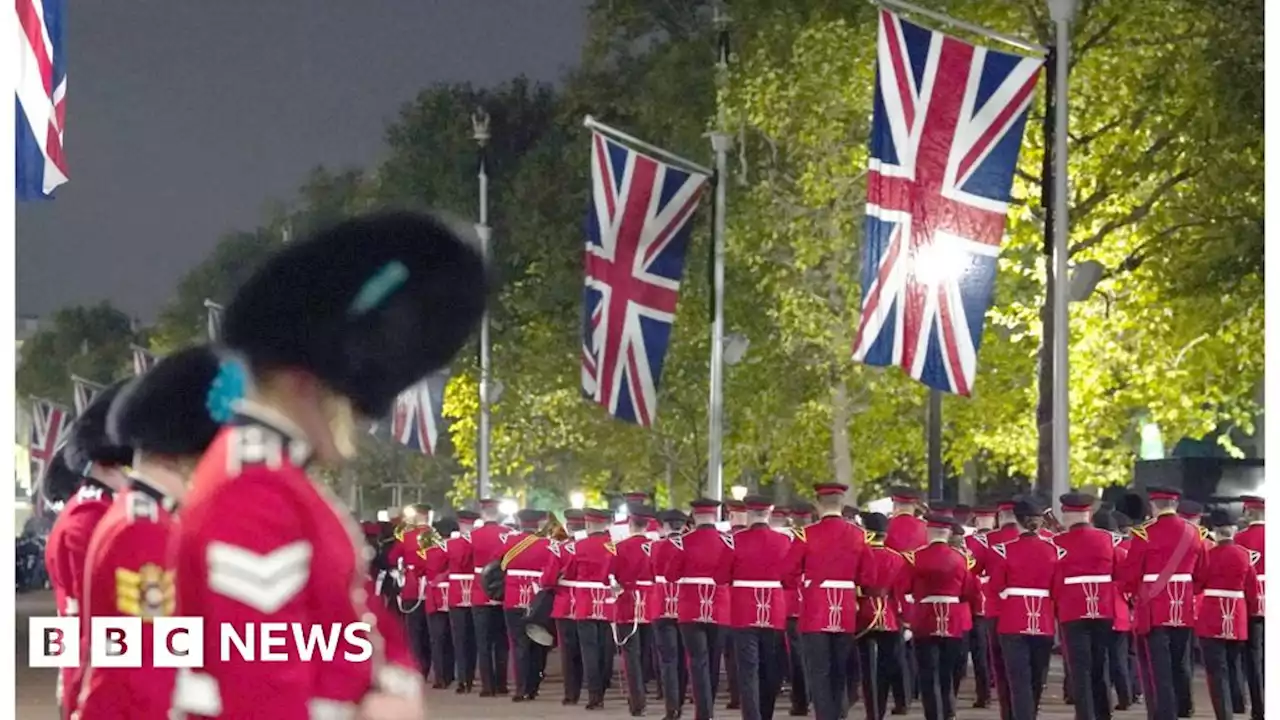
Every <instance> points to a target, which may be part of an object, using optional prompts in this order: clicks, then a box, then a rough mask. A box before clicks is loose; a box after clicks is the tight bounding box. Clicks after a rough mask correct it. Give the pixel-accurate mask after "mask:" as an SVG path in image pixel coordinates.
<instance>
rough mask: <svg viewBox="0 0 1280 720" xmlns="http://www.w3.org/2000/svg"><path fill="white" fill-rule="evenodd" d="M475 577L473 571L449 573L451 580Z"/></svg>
mask: <svg viewBox="0 0 1280 720" xmlns="http://www.w3.org/2000/svg"><path fill="white" fill-rule="evenodd" d="M475 577H476V576H475V575H472V574H471V573H449V579H450V580H474V579H475Z"/></svg>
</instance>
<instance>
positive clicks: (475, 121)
mask: <svg viewBox="0 0 1280 720" xmlns="http://www.w3.org/2000/svg"><path fill="white" fill-rule="evenodd" d="M471 127H472V129H473V130H474V131H475V133H474V135H473V136H472V137H474V138H475V141H476V146H477V148H478V151H479V163H478V164H479V167H478V169H477V172H476V177H477V180H478V181H479V188H480V222H478V223H476V234H477V235H479V236H480V243H481V247H482V248H483V250H484V256H485V259H486V260H487V259H488V258H489V240H490V238H491V237H492V229H491V228H490V227H489V173H488V167H487V165H488V147H489V114H488V113H487V112H485V111H484V109H483V108H481V109H478V110H476V112H475V113H474V114H473V115H472V116H471ZM489 381H490V377H489V313H488V311H486V312H485V314H484V316H483V317H482V318H481V320H480V427H479V433H480V437H479V438H478V439H477V443H476V498H485V497H489V495H490V492H489Z"/></svg>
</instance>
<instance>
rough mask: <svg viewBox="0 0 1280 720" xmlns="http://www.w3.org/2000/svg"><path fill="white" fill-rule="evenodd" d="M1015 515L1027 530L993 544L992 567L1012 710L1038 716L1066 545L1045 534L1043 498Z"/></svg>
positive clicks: (1017, 715) (1022, 504) (1030, 718)
mask: <svg viewBox="0 0 1280 720" xmlns="http://www.w3.org/2000/svg"><path fill="white" fill-rule="evenodd" d="M1014 516H1015V517H1016V518H1017V520H1018V525H1019V526H1021V528H1022V534H1021V535H1019V536H1018V537H1017V538H1016V539H1014V540H1011V541H1009V542H1006V543H1002V544H1000V545H995V546H993V547H992V548H991V549H992V551H993V552H994V554H995V555H996V556H998V559H997V560H995V562H994V563H993V567H992V568H991V583H990V587H991V592H992V593H994V594H995V595H996V597H997V598H999V603H1000V619H999V620H998V621H997V625H996V629H997V630H998V632H999V634H1000V646H1001V650H1003V655H1004V675H1005V679H1006V681H1007V682H1008V683H1009V708H1010V715H1011V717H1012V718H1013V720H1034V718H1035V717H1036V713H1037V712H1038V711H1039V708H1040V696H1041V694H1042V693H1043V692H1044V684H1045V680H1046V679H1047V677H1048V672H1049V656H1050V654H1051V653H1052V652H1053V632H1054V618H1055V613H1054V602H1053V597H1052V592H1051V591H1052V587H1053V578H1054V573H1055V572H1057V565H1058V560H1059V559H1060V556H1061V551H1060V550H1059V549H1058V547H1057V546H1055V545H1054V544H1053V543H1051V542H1049V541H1047V540H1045V539H1044V538H1043V537H1042V536H1041V535H1040V530H1041V528H1042V524H1043V523H1044V509H1043V507H1041V506H1040V505H1039V503H1038V502H1037V501H1035V500H1032V499H1024V500H1019V501H1018V502H1017V503H1016V504H1015V505H1014ZM1080 700H1081V699H1080V698H1077V703H1079V702H1080Z"/></svg>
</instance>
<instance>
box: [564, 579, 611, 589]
mask: <svg viewBox="0 0 1280 720" xmlns="http://www.w3.org/2000/svg"><path fill="white" fill-rule="evenodd" d="M560 585H562V586H563V587H567V588H578V589H582V590H608V589H609V586H608V585H605V584H604V583H602V582H594V581H591V580H561V581H560Z"/></svg>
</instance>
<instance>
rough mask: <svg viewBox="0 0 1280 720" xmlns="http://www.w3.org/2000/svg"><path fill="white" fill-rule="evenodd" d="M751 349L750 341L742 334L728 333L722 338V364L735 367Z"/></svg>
mask: <svg viewBox="0 0 1280 720" xmlns="http://www.w3.org/2000/svg"><path fill="white" fill-rule="evenodd" d="M749 347H751V339H750V338H748V337H747V336H746V335H743V334H742V333H729V334H728V335H726V336H725V338H724V364H725V365H737V364H738V363H740V362H742V358H743V356H745V355H746V354H747V348H749Z"/></svg>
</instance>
